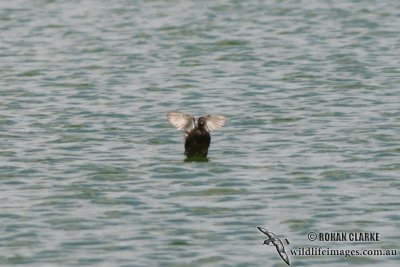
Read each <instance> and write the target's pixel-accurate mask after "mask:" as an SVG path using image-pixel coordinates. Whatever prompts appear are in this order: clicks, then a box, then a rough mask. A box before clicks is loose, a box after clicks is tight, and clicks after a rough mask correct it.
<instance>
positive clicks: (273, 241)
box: [257, 226, 290, 266]
mask: <svg viewBox="0 0 400 267" xmlns="http://www.w3.org/2000/svg"><path fill="white" fill-rule="evenodd" d="M257 229H258V230H260V232H261V233H263V234H265V235H266V236H268V239H266V240H264V243H263V244H264V245H269V246H275V248H276V251H278V254H279V256H281V258H282V260H283V261H284V262H286V263H287V265H289V266H290V261H289V256H288V254H287V253H286V251H285V246H284V245H283V243H282V241H281V240H280V239H279V238H278V237H277V236H276V235H275V234H274V233H272V232H270V231H268V230H267V229H265V228H263V227H260V226H258V227H257ZM285 241H286V243H287V244H289V241H288V240H287V239H285Z"/></svg>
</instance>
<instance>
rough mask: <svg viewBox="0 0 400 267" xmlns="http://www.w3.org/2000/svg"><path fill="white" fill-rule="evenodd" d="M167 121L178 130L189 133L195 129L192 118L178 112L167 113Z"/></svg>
mask: <svg viewBox="0 0 400 267" xmlns="http://www.w3.org/2000/svg"><path fill="white" fill-rule="evenodd" d="M167 120H168V121H169V122H170V123H171V124H172V125H173V126H174V127H175V128H176V129H178V130H185V131H186V132H190V131H191V130H193V129H194V127H195V123H194V118H193V116H190V115H186V114H183V113H180V112H168V113H167Z"/></svg>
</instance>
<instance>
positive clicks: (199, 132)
mask: <svg viewBox="0 0 400 267" xmlns="http://www.w3.org/2000/svg"><path fill="white" fill-rule="evenodd" d="M167 119H168V121H169V122H170V123H171V124H172V125H174V126H175V127H176V128H177V129H178V130H185V155H186V156H187V157H188V158H206V157H207V154H208V148H209V147H210V143H211V135H210V132H211V131H213V130H216V129H218V128H220V127H222V126H223V125H224V124H225V122H226V118H225V117H224V116H212V115H207V116H203V117H200V118H199V119H198V121H197V126H196V123H195V119H194V117H192V116H190V115H186V114H183V113H179V112H169V113H167Z"/></svg>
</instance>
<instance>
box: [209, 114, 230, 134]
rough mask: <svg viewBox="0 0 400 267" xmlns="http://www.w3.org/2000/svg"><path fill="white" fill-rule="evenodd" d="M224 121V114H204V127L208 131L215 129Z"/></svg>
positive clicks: (222, 124) (223, 123)
mask: <svg viewBox="0 0 400 267" xmlns="http://www.w3.org/2000/svg"><path fill="white" fill-rule="evenodd" d="M225 123H226V118H225V116H216V115H207V116H206V129H207V131H209V132H212V131H215V130H217V129H219V128H221V127H222V126H224V125H225Z"/></svg>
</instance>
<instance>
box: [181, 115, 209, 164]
mask: <svg viewBox="0 0 400 267" xmlns="http://www.w3.org/2000/svg"><path fill="white" fill-rule="evenodd" d="M201 118H203V117H201ZM201 118H200V119H201ZM210 143H211V135H210V133H209V132H207V130H206V129H204V127H202V128H200V127H196V128H194V129H193V130H192V131H191V132H190V133H189V134H188V136H187V137H186V140H185V155H186V156H187V157H207V154H208V148H209V147H210Z"/></svg>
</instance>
